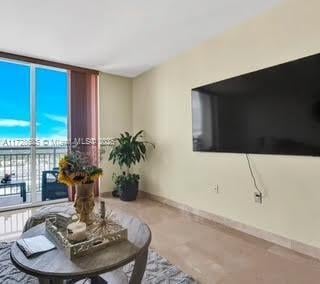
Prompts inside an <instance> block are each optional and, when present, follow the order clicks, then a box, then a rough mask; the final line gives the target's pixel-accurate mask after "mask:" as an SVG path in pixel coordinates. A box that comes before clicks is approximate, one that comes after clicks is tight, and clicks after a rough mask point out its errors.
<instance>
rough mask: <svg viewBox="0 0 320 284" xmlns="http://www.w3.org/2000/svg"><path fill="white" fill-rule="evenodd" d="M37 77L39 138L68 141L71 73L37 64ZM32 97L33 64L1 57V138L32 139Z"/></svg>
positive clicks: (37, 126) (37, 124)
mask: <svg viewBox="0 0 320 284" xmlns="http://www.w3.org/2000/svg"><path fill="white" fill-rule="evenodd" d="M35 78H36V84H35V94H36V121H37V123H36V133H37V137H36V138H37V139H41V140H44V139H51V140H52V139H53V140H63V141H65V140H66V139H67V117H68V74H67V72H66V71H58V70H53V69H46V68H45V67H41V68H40V67H37V68H36V70H35ZM30 97H31V93H30V66H28V65H22V64H16V63H11V62H6V61H1V60H0V98H1V104H0V141H1V140H2V141H4V140H5V139H12V140H13V139H30V137H31V125H30V117H31V115H30V112H31V110H30ZM0 147H1V145H0Z"/></svg>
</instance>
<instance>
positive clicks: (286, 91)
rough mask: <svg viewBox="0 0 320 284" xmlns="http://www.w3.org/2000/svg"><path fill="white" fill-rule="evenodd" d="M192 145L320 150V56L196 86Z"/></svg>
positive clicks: (299, 152)
mask: <svg viewBox="0 0 320 284" xmlns="http://www.w3.org/2000/svg"><path fill="white" fill-rule="evenodd" d="M192 130H193V150H194V151H204V152H229V153H258V154H284V155H312V156H319V155H320V55H319V54H318V55H313V56H309V57H306V58H302V59H299V60H295V61H291V62H288V63H285V64H281V65H277V66H274V67H270V68H267V69H263V70H259V71H256V72H252V73H248V74H244V75H241V76H238V77H234V78H231V79H227V80H223V81H220V82H216V83H212V84H209V85H205V86H202V87H199V88H195V89H193V90H192Z"/></svg>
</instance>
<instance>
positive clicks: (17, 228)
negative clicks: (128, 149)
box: [0, 198, 320, 284]
mask: <svg viewBox="0 0 320 284" xmlns="http://www.w3.org/2000/svg"><path fill="white" fill-rule="evenodd" d="M105 200H106V201H107V206H109V207H110V208H113V209H120V210H122V211H126V212H128V213H129V214H132V215H135V216H137V217H139V218H141V219H142V220H144V221H145V222H146V223H147V224H149V226H150V227H151V230H152V243H151V246H152V247H153V248H154V249H155V250H157V251H158V252H159V253H160V254H161V255H162V256H164V257H166V258H167V259H168V260H169V261H171V262H172V263H173V264H175V265H177V266H178V267H180V268H181V269H182V270H183V271H185V272H186V273H188V274H190V275H192V276H193V277H194V278H195V279H197V280H198V281H199V282H200V283H208V284H215V283H219V284H220V283H228V284H229V283H236V284H242V283H243V284H250V283H254V284H264V283H268V284H269V283H270V284H282V283H283V284H285V283H286V284H295V283H299V284H312V283H317V284H318V283H320V262H319V261H317V260H315V259H312V258H309V257H307V256H304V255H301V254H298V253H295V252H293V251H291V250H288V249H285V248H282V247H280V246H277V245H274V244H272V243H269V242H266V241H263V240H260V239H257V238H254V237H251V236H249V235H246V234H243V233H241V232H238V231H235V230H232V229H229V228H226V227H225V226H222V225H219V224H213V223H210V222H207V221H206V220H203V219H200V218H198V217H195V216H191V215H189V214H186V213H184V212H182V211H180V210H177V209H174V208H172V207H169V206H166V205H163V204H160V203H158V202H155V201H151V200H148V199H139V200H137V201H135V202H130V203H125V202H121V201H119V200H118V199H112V198H105ZM33 210H34V209H32V210H30V209H28V210H19V211H11V212H6V213H0V240H4V239H10V240H12V239H14V238H16V237H17V236H18V235H19V234H20V232H21V230H22V225H21V224H22V223H23V221H24V220H26V218H27V217H28V216H30V215H31V214H32V212H33ZM17 220H18V221H17ZM10 228H11V232H10Z"/></svg>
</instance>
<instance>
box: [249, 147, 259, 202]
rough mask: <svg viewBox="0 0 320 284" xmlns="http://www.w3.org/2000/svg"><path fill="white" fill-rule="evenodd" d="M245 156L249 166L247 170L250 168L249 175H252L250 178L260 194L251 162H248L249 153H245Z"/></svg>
mask: <svg viewBox="0 0 320 284" xmlns="http://www.w3.org/2000/svg"><path fill="white" fill-rule="evenodd" d="M246 158H247V162H248V167H249V170H250V175H251V177H252V180H253V185H254V187H255V189H256V190H257V191H258V192H259V193H260V194H261V196H262V191H261V190H260V189H259V187H258V184H257V181H256V177H255V175H254V173H253V170H252V167H251V162H250V159H249V154H247V153H246Z"/></svg>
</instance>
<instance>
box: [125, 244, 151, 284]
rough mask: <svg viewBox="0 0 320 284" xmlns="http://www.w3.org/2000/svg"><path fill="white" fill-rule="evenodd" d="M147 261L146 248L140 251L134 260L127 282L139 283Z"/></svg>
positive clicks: (131, 283)
mask: <svg viewBox="0 0 320 284" xmlns="http://www.w3.org/2000/svg"><path fill="white" fill-rule="evenodd" d="M147 261H148V248H146V249H144V250H143V251H142V252H140V253H139V254H138V256H137V258H136V260H135V263H134V267H133V271H132V274H131V278H130V281H129V283H130V284H135V283H141V280H142V278H143V274H144V272H145V270H146V266H147Z"/></svg>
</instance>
